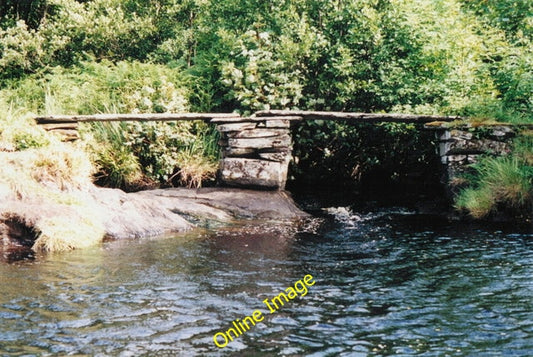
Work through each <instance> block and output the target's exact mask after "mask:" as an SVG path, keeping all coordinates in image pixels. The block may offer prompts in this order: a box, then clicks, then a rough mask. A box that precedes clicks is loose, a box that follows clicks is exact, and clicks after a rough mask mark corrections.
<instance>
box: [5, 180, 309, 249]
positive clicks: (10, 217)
mask: <svg viewBox="0 0 533 357" xmlns="http://www.w3.org/2000/svg"><path fill="white" fill-rule="evenodd" d="M86 193H87V195H88V196H89V197H91V198H92V199H91V200H90V201H91V202H92V204H91V210H90V211H83V210H82V212H81V213H80V212H79V210H78V211H76V210H75V209H71V208H70V206H68V205H61V204H55V203H53V202H50V201H48V202H43V201H34V202H28V201H27V200H26V201H20V200H17V199H10V200H4V202H3V204H0V238H2V239H0V242H1V241H3V242H4V244H3V245H4V246H6V244H9V243H10V242H11V243H14V244H15V245H19V246H20V245H21V244H22V245H23V246H26V247H30V246H31V245H32V244H33V242H34V241H35V240H36V239H37V237H38V235H39V234H38V232H39V230H40V222H42V221H43V219H51V220H54V216H57V217H62V218H63V221H62V222H69V223H68V225H71V226H72V227H73V229H74V230H75V229H76V226H77V225H78V224H80V222H82V221H84V220H92V222H97V226H99V227H100V228H101V229H102V230H103V239H105V240H116V239H127V238H143V237H154V236H159V235H166V234H171V233H178V232H186V231H188V230H191V229H193V228H195V227H211V226H213V225H214V226H216V225H223V224H229V223H231V222H235V221H236V220H242V219H264V220H282V221H294V220H299V219H303V218H306V217H309V215H308V214H307V213H305V212H303V211H301V210H300V209H299V208H298V207H297V206H296V204H295V203H294V201H293V200H292V198H291V196H290V194H289V193H287V192H285V191H255V190H244V189H236V188H201V189H186V188H170V189H158V190H150V191H141V192H135V193H125V192H124V191H121V190H118V189H108V188H100V187H91V188H90V189H89V190H88V192H86ZM43 217H44V218H43ZM33 248H34V249H36V247H35V245H34V247H33Z"/></svg>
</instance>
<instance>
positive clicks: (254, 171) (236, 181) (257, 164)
mask: <svg viewBox="0 0 533 357" xmlns="http://www.w3.org/2000/svg"><path fill="white" fill-rule="evenodd" d="M287 169H288V164H287V163H280V162H274V161H265V160H257V159H245V158H225V159H223V160H222V161H221V163H220V180H221V182H222V183H223V184H225V185H228V186H237V187H261V188H269V189H284V188H285V183H286V181H287Z"/></svg>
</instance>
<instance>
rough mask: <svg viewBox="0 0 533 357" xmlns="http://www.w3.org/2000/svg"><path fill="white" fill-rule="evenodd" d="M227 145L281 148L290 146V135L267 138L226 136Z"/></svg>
mask: <svg viewBox="0 0 533 357" xmlns="http://www.w3.org/2000/svg"><path fill="white" fill-rule="evenodd" d="M228 146H229V147H234V148H254V149H265V148H282V147H289V146H291V136H290V135H281V136H274V137H269V138H228Z"/></svg>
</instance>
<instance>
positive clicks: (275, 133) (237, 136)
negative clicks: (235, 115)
mask: <svg viewBox="0 0 533 357" xmlns="http://www.w3.org/2000/svg"><path fill="white" fill-rule="evenodd" d="M297 120H301V118H300V117H287V116H285V117H268V118H256V117H253V118H239V119H231V120H228V119H215V120H212V121H211V122H212V123H216V124H217V130H218V131H219V133H220V142H219V146H220V150H221V160H220V170H219V181H220V183H221V184H223V185H227V186H237V187H250V188H261V189H272V190H283V189H285V184H286V182H287V171H288V167H289V162H290V160H291V156H292V137H291V131H290V126H291V122H293V121H297Z"/></svg>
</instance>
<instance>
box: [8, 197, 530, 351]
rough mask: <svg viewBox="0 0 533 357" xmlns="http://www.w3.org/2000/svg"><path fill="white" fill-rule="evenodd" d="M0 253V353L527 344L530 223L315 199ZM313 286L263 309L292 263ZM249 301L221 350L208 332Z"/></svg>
mask: <svg viewBox="0 0 533 357" xmlns="http://www.w3.org/2000/svg"><path fill="white" fill-rule="evenodd" d="M315 208H316V209H315V211H314V212H315V213H317V215H318V216H320V217H319V218H317V219H311V220H307V221H302V222H299V223H297V224H289V223H287V222H273V221H269V222H264V221H244V222H239V223H238V224H235V225H233V226H230V227H219V228H216V229H213V230H196V231H194V232H191V233H189V234H185V235H179V236H171V237H165V238H158V239H144V240H140V241H116V242H108V243H106V244H104V245H103V246H101V247H95V248H91V249H85V250H79V251H74V252H69V253H65V254H52V255H48V256H46V257H37V258H36V259H34V260H24V261H21V262H18V263H12V264H0V290H1V291H2V294H1V295H0V336H2V338H1V339H0V355H2V356H19V355H35V356H39V355H58V356H60V355H61V356H62V355H69V354H71V355H123V356H131V355H135V356H165V355H173V356H211V355H212V356H218V355H253V356H271V355H287V356H301V355H310V356H333V355H335V356H337V355H338V356H384V355H417V356H435V355H516V356H529V355H533V302H532V300H531V296H533V283H532V281H533V280H532V279H531V278H532V276H533V235H532V234H531V233H528V232H519V231H517V230H516V229H515V230H513V229H512V227H502V226H486V225H473V224H464V223H450V222H448V221H446V220H443V219H440V218H438V217H437V216H430V215H420V214H418V213H417V212H416V209H413V207H404V206H394V205H393V206H388V207H386V208H382V207H381V208H380V207H377V206H372V205H365V206H362V205H351V206H350V205H347V206H342V205H340V206H339V205H331V206H329V205H323V206H320V205H319V204H315ZM306 274H311V275H313V277H314V278H315V280H316V284H315V285H313V286H311V287H310V288H309V291H308V293H307V294H306V295H305V296H303V297H298V298H296V299H294V300H290V301H288V302H286V303H285V304H284V305H283V306H282V307H281V308H280V309H279V310H278V311H277V312H275V313H273V314H270V313H269V312H268V309H267V308H266V306H265V305H264V304H263V302H262V301H263V300H264V299H265V298H270V299H271V298H272V297H274V296H276V295H277V294H279V293H280V292H282V291H284V290H285V289H286V288H287V287H289V286H293V285H294V283H295V282H296V281H297V280H299V279H301V278H302V277H303V276H304V275H306ZM255 310H261V311H262V312H263V314H264V316H265V319H264V320H263V321H261V322H260V323H258V324H257V325H255V326H253V327H252V328H251V329H250V330H248V331H245V332H244V333H243V334H241V335H240V336H238V337H237V338H235V339H234V341H233V342H231V343H229V344H228V346H226V347H224V348H223V349H221V348H218V347H216V346H215V345H214V343H213V335H214V334H215V333H217V332H220V331H226V330H227V329H229V328H230V327H231V326H232V321H234V320H235V319H238V318H239V319H242V318H243V317H244V316H249V315H250V314H252V312H253V311H255Z"/></svg>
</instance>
